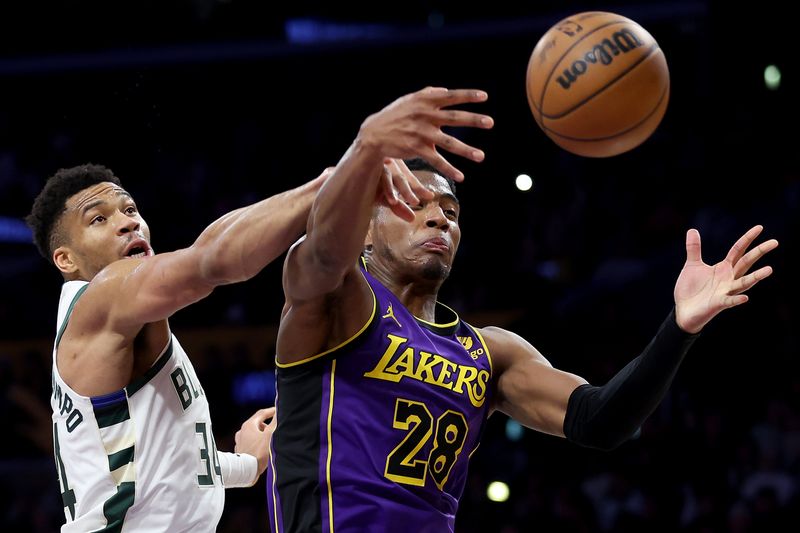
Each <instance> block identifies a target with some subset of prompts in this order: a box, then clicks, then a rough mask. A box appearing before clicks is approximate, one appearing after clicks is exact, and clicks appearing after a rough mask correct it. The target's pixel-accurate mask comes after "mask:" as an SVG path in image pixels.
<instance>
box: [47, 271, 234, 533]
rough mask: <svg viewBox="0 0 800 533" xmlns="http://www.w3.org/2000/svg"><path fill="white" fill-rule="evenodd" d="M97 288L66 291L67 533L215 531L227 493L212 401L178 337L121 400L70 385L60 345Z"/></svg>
mask: <svg viewBox="0 0 800 533" xmlns="http://www.w3.org/2000/svg"><path fill="white" fill-rule="evenodd" d="M87 286H88V283H87V282H84V281H70V282H67V283H65V284H64V286H63V288H62V289H61V300H60V302H59V306H58V322H57V328H58V329H57V330H58V335H57V337H56V342H55V346H54V348H53V396H52V398H51V401H50V404H51V405H52V408H53V441H54V445H55V458H56V469H57V470H58V478H59V485H60V491H61V497H62V499H63V502H64V514H65V516H66V519H67V522H66V524H65V525H64V526H62V528H61V531H62V532H68V533H72V532H82V533H84V532H89V531H93V532H94V531H102V532H131V531H136V532H140V531H146V532H170V533H175V532H179V531H192V532H201V531H214V530H215V529H216V527H217V523H218V522H219V519H220V516H221V515H222V508H223V505H224V502H225V490H224V487H223V485H222V477H221V475H220V468H219V460H218V458H217V448H216V445H215V443H214V435H213V433H212V431H211V417H210V415H209V411H208V401H207V400H206V396H205V393H204V392H203V389H202V387H201V386H200V382H199V381H198V379H197V375H196V374H195V371H194V368H193V367H192V364H191V362H190V361H189V358H188V357H187V356H186V353H185V352H184V351H183V348H181V345H180V344H179V343H178V340H177V339H176V338H175V336H174V335H172V336H171V340H170V343H169V345H168V346H166V347H165V348H164V352H163V353H162V354H161V355H160V356H159V357H158V359H157V360H156V362H155V363H154V364H153V366H152V367H151V368H150V369H149V370H148V371H147V373H146V374H145V375H144V376H142V377H141V378H138V379H136V380H134V381H133V382H131V383H130V384H129V385H128V386H127V387H125V388H124V389H122V390H119V391H117V392H115V393H112V394H106V395H104V396H97V397H91V398H90V397H86V396H81V395H79V394H77V393H76V392H75V391H73V390H72V389H71V388H70V387H69V385H67V384H66V383H64V381H63V380H62V379H61V376H60V375H59V373H58V368H57V365H56V350H57V348H58V342H59V341H60V340H61V335H62V334H63V332H64V329H65V328H66V324H67V321H68V320H69V314H70V313H71V311H72V307H73V305H74V304H75V302H76V301H77V299H78V298H79V297H80V295H81V294H82V293H83V291H84V290H85V289H86V287H87Z"/></svg>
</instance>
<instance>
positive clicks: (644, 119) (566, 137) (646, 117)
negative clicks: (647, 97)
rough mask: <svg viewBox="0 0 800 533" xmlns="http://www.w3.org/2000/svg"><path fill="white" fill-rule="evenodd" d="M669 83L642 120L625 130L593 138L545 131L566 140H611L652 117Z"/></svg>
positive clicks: (666, 91)
mask: <svg viewBox="0 0 800 533" xmlns="http://www.w3.org/2000/svg"><path fill="white" fill-rule="evenodd" d="M669 85H670V84H669V82H667V84H666V86H665V87H664V90H663V91H661V97H660V98H659V99H658V102H656V105H654V106H653V109H652V110H651V111H650V112H649V113H648V114H647V115H645V117H644V118H643V119H642V120H640V121H639V122H637V123H636V124H634V125H633V126H631V127H630V128H627V129H625V130H622V131H620V132H617V133H615V134H614V135H608V136H606V137H593V138H591V139H581V138H578V137H570V136H568V135H562V134H560V133H558V132H557V131H553V130H551V129H549V128H548V129H547V131H548V132H549V133H551V134H553V135H555V136H557V137H560V138H561V139H566V140H568V141H577V142H597V141H608V140H611V139H613V138H615V137H619V136H620V135H625V134H626V133H628V132H631V131H633V130H635V129H636V128H638V127H639V126H641V125H642V124H644V123H645V122H647V120H648V119H649V118H650V117H652V116H653V113H655V112H656V111H657V110H658V108H659V106H660V105H661V102H663V101H664V97H665V96H666V95H667V93H668V92H669Z"/></svg>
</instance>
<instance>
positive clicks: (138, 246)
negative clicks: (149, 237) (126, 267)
mask: <svg viewBox="0 0 800 533" xmlns="http://www.w3.org/2000/svg"><path fill="white" fill-rule="evenodd" d="M122 253H123V257H127V258H131V259H139V258H141V257H147V256H149V255H153V251H152V249H151V248H150V245H149V244H147V241H146V240H144V239H136V240H134V241H133V242H131V243H130V244H128V246H127V248H125V250H124V251H123V252H122Z"/></svg>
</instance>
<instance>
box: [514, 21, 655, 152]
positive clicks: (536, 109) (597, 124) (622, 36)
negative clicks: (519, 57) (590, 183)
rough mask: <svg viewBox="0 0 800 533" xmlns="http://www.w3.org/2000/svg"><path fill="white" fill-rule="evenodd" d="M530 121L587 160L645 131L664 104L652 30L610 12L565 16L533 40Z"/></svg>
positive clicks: (640, 138) (641, 137)
mask: <svg viewBox="0 0 800 533" xmlns="http://www.w3.org/2000/svg"><path fill="white" fill-rule="evenodd" d="M526 89H527V93H528V104H529V105H530V108H531V111H532V112H533V116H534V119H535V120H536V123H537V124H539V126H540V127H541V128H542V130H543V131H544V132H545V134H546V135H547V136H548V137H550V139H552V140H553V141H554V142H555V143H556V144H557V145H559V146H560V147H562V148H563V149H565V150H567V151H569V152H572V153H574V154H577V155H581V156H587V157H610V156H614V155H618V154H621V153H623V152H627V151H628V150H631V149H633V148H635V147H637V146H639V145H640V144H641V143H643V142H644V141H645V140H647V138H649V137H650V135H652V133H653V132H654V131H655V129H656V127H658V125H659V123H660V122H661V119H662V118H663V117H664V112H665V111H666V109H667V102H668V101H669V69H668V68H667V60H666V58H665V57H664V53H663V52H662V51H661V48H659V46H658V43H657V42H656V41H655V39H654V38H653V36H652V35H650V33H648V32H647V30H645V29H644V28H642V27H641V26H640V25H639V24H637V23H636V22H634V21H632V20H630V19H628V18H625V17H623V16H620V15H616V14H614V13H606V12H600V11H592V12H585V13H579V14H577V15H573V16H571V17H567V18H565V19H564V20H562V21H560V22H559V23H557V24H555V25H554V26H553V27H552V28H550V29H549V30H548V31H547V32H546V33H545V34H544V35H543V36H542V38H541V39H540V40H539V42H538V43H537V44H536V47H535V48H534V49H533V52H532V53H531V57H530V61H529V62H528V71H527V76H526Z"/></svg>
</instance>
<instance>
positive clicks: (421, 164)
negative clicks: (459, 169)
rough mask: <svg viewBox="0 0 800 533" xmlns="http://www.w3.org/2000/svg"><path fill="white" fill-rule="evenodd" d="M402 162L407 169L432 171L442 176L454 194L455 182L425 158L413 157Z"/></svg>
mask: <svg viewBox="0 0 800 533" xmlns="http://www.w3.org/2000/svg"><path fill="white" fill-rule="evenodd" d="M403 162H404V163H405V164H406V166H407V167H408V170H411V171H414V170H424V171H426V172H433V173H434V174H436V175H437V176H442V177H443V178H444V179H445V180H446V181H447V184H448V185H449V186H450V191H451V192H452V193H453V196H455V195H456V182H455V181H453V180H451V179H450V178H448V177H447V176H443V175H442V173H441V172H440V171H439V170H437V169H436V167H434V166H433V165H431V164H430V163H428V162H427V161H426V160H424V159H422V158H421V157H415V158H414V159H404V160H403Z"/></svg>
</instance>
